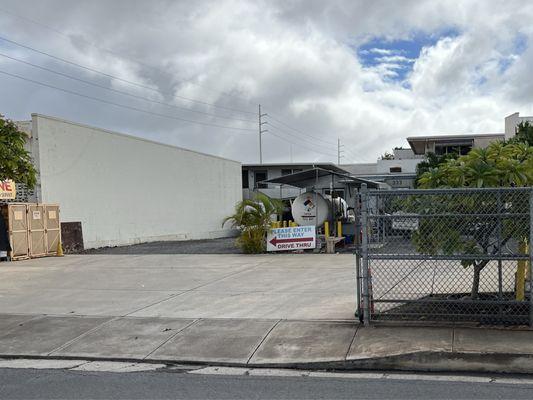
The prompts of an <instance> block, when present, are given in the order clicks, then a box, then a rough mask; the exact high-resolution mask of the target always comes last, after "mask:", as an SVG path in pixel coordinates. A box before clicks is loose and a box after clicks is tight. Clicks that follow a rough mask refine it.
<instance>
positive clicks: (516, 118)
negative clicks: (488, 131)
mask: <svg viewBox="0 0 533 400" xmlns="http://www.w3.org/2000/svg"><path fill="white" fill-rule="evenodd" d="M526 121H529V122H530V123H532V124H533V116H531V117H521V116H520V113H517V112H515V113H514V114H511V115H508V116H507V117H505V138H506V139H510V138H512V137H513V136H514V135H515V133H516V131H515V130H516V126H517V125H518V124H519V123H520V122H526Z"/></svg>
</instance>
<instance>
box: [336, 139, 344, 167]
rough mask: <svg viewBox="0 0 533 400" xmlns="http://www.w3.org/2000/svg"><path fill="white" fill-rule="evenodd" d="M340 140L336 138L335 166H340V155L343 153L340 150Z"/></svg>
mask: <svg viewBox="0 0 533 400" xmlns="http://www.w3.org/2000/svg"><path fill="white" fill-rule="evenodd" d="M341 147H342V145H341V139H340V138H337V165H340V163H341V157H342V156H341V153H344V151H342V150H341Z"/></svg>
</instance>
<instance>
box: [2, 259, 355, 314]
mask: <svg viewBox="0 0 533 400" xmlns="http://www.w3.org/2000/svg"><path fill="white" fill-rule="evenodd" d="M354 263H355V259H354V257H353V256H352V255H348V254H337V255H326V254H323V255H322V254H283V255H282V254H275V255H259V256H249V255H237V254H235V255H234V254H224V255H187V254H183V255H180V254H168V255H166V254H157V255H75V256H74V255H73V256H66V257H63V258H42V259H34V260H28V261H18V262H12V263H1V264H0V310H1V311H2V312H3V313H13V314H52V315H67V314H68V315H93V316H134V317H171V318H264V319H293V320H294V319H302V320H354V312H355V298H356V296H355V267H354Z"/></svg>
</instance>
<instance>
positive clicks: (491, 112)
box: [0, 0, 533, 162]
mask: <svg viewBox="0 0 533 400" xmlns="http://www.w3.org/2000/svg"><path fill="white" fill-rule="evenodd" d="M2 7H3V8H5V9H9V10H11V11H13V12H15V13H17V14H20V15H24V16H26V17H28V18H33V19H35V20H38V21H42V22H43V23H46V24H48V25H51V26H53V27H55V28H56V29H60V30H62V31H64V32H66V33H67V34H68V35H69V37H70V39H66V38H65V37H62V36H61V35H58V34H56V33H54V32H52V31H49V30H46V29H43V28H42V27H39V26H36V25H34V24H31V23H29V22H23V23H22V22H21V21H20V20H17V19H16V18H13V17H10V16H8V15H6V14H3V13H2V12H1V11H0V24H2V26H3V27H4V29H3V31H4V32H8V33H6V35H9V38H12V39H14V40H19V41H20V42H22V43H26V44H29V45H31V46H34V47H36V48H39V49H42V50H44V51H48V52H50V53H53V54H56V55H58V56H60V57H64V58H68V59H72V60H77V62H79V63H82V64H86V65H88V66H91V67H92V68H96V69H99V70H103V71H106V72H108V73H109V74H113V75H120V76H121V77H124V79H127V80H132V81H136V82H140V83H142V84H143V85H149V86H155V87H158V88H159V89H160V90H161V91H164V92H174V93H175V94H177V95H180V96H187V97H191V98H195V99H199V100H202V101H206V102H212V103H216V104H218V105H220V106H222V107H228V108H238V109H246V110H250V111H251V112H254V111H255V110H256V109H257V104H258V103H261V104H262V105H263V107H264V110H265V111H266V112H268V113H271V114H272V115H275V116H276V117H279V118H281V119H282V120H283V121H285V122H287V123H289V124H290V125H292V126H294V127H296V128H298V129H299V130H301V131H304V132H305V131H306V130H309V131H312V132H313V135H317V134H320V135H323V136H322V137H323V138H324V139H325V140H327V141H329V142H331V143H333V144H334V143H335V142H336V140H337V137H341V139H342V141H343V142H344V144H345V145H348V146H349V147H350V150H351V152H352V153H356V154H357V155H358V156H359V160H358V161H373V160H375V158H376V157H377V155H379V154H381V153H383V152H384V151H386V150H389V149H390V148H391V147H394V146H397V145H401V144H403V143H404V138H405V137H406V136H409V135H416V134H433V133H446V132H453V133H462V132H495V131H501V130H502V129H503V117H504V116H505V115H507V114H509V113H511V112H514V111H520V112H521V113H524V114H526V113H531V112H533V106H532V104H533V101H532V100H533V83H531V79H530V75H531V72H530V71H531V68H532V63H533V49H532V47H531V46H527V48H526V50H525V52H524V53H523V54H517V52H516V48H515V47H516V45H515V41H516V37H517V35H521V37H523V39H524V40H525V41H526V42H527V43H530V42H531V41H532V40H533V28H532V26H531V24H530V21H531V20H532V19H533V5H531V4H530V2H527V1H511V2H509V1H491V2H488V1H487V2H479V1H473V0H472V1H469V0H463V1H458V2H437V3H436V2H434V1H419V0H416V1H415V0H405V1H402V2H387V1H370V0H369V1H357V2H353V1H348V0H346V1H341V0H339V1H334V2H327V3H324V2H322V1H318V0H316V1H308V0H305V1H304V0H301V1H297V0H294V1H283V0H279V1H277V2H276V1H275V2H270V1H269V2H267V1H259V2H251V1H239V0H220V1H208V0H202V1H198V2H184V1H183V2H174V1H166V0H160V1H155V0H154V1H151V2H144V1H120V0H116V1H113V2H108V1H103V0H100V1H91V2H71V1H65V0H63V1H61V0H50V1H48V2H46V3H43V2H39V1H30V0H23V1H20V0H18V1H15V0H11V1H5V2H4V3H3V6H2ZM450 29H453V30H454V31H456V32H458V33H457V35H456V36H454V37H448V38H446V37H441V36H442V33H441V32H446V31H447V30H450ZM418 32H422V33H423V34H424V35H435V39H436V40H435V44H434V45H431V46H428V47H426V48H424V49H423V51H422V52H421V55H420V57H419V58H417V59H416V60H412V59H410V58H408V57H406V56H405V53H402V52H401V51H400V50H392V49H383V48H379V47H374V48H370V49H368V50H365V51H366V52H367V54H371V55H373V56H375V57H376V60H377V61H378V62H379V64H378V65H376V66H373V67H368V68H367V67H363V66H362V65H361V63H360V61H359V59H358V55H357V51H356V50H354V49H357V48H359V47H360V46H361V45H362V44H364V43H367V41H368V40H369V39H372V38H376V37H380V38H383V39H384V40H409V38H411V37H413V34H414V33H418ZM86 40H89V41H92V42H96V43H97V44H98V46H101V47H105V48H108V49H112V50H114V51H115V52H118V53H121V54H125V55H128V56H129V57H130V58H133V59H136V60H139V61H141V62H142V64H139V63H136V62H133V61H131V59H124V58H122V57H117V56H116V55H113V54H109V53H106V52H103V51H101V50H100V49H97V48H95V47H93V46H90V45H88V44H87V42H86ZM0 51H1V52H9V54H13V55H14V56H16V57H21V56H22V57H24V58H26V59H29V60H31V61H32V62H35V63H38V64H43V65H47V66H48V67H50V68H55V69H58V70H62V71H68V72H69V73H74V74H78V75H79V76H80V77H83V78H84V79H87V78H90V79H94V80H95V81H97V82H98V83H100V84H107V85H110V86H112V87H115V88H119V89H120V90H129V91H131V92H133V93H140V94H142V95H143V96H149V97H151V98H155V99H158V100H164V101H172V96H169V95H168V94H166V95H157V94H156V93H154V92H151V91H146V90H141V89H140V88H135V87H132V86H130V85H126V84H124V83H123V82H122V83H120V82H116V81H113V80H111V79H109V78H105V77H102V76H98V75H95V74H91V73H88V72H87V71H83V70H79V69H76V68H74V67H66V66H61V64H60V63H57V62H53V61H51V60H50V59H48V58H46V57H44V56H42V55H37V54H35V53H31V52H28V51H22V50H21V49H16V48H12V46H6V45H5V43H2V41H0ZM502 63H507V64H508V65H507V67H506V69H505V70H502V68H501V65H502ZM411 65H412V68H413V70H412V72H411V73H410V74H409V75H408V76H407V78H406V79H407V83H408V84H409V86H407V87H406V86H403V85H404V82H398V81H397V80H396V79H393V78H395V77H397V76H398V73H399V72H402V73H404V72H405V71H406V68H407V67H410V66H411ZM149 66H152V67H149ZM0 68H1V69H3V70H9V71H17V73H20V74H24V75H27V76H30V77H32V78H34V79H39V80H42V81H46V82H53V83H54V84H57V85H60V86H67V87H72V88H74V89H73V90H77V91H80V92H87V93H90V94H92V95H94V96H97V97H106V98H111V99H113V101H116V102H121V103H127V104H130V103H132V104H135V105H136V106H139V107H144V108H147V109H149V110H152V111H154V112H164V113H169V114H172V113H176V115H180V116H183V117H188V118H191V119H195V118H200V119H202V120H205V121H207V122H213V123H215V122H216V123H218V124H223V125H228V124H229V125H233V126H237V127H248V126H250V128H251V129H252V130H253V131H251V132H250V133H249V135H248V136H246V135H242V134H232V133H231V131H227V130H222V129H218V128H207V127H202V126H198V125H191V124H185V123H180V122H178V121H172V120H165V119H161V118H157V117H149V116H146V115H142V114H137V113H134V112H130V111H125V110H121V109H117V108H113V107H110V106H105V105H102V104H98V103H95V102H92V101H89V100H82V99H78V98H74V97H69V96H67V95H63V94H60V93H57V92H53V91H50V90H48V89H44V88H41V87H36V86H32V85H31V84H25V83H21V82H17V81H13V80H12V79H10V78H5V77H2V76H0V85H1V87H2V92H4V93H9V94H10V96H2V98H0V113H5V114H7V115H8V116H10V117H13V118H24V119H27V118H28V117H29V113H30V112H36V111H38V112H44V113H49V114H54V115H58V116H62V117H65V118H69V119H73V120H79V121H80V122H85V123H89V124H94V125H97V126H104V127H108V128H111V129H116V130H123V131H127V132H131V133H135V134H139V135H144V136H147V137H150V138H152V139H160V140H165V141H168V142H171V143H175V144H179V145H182V146H187V147H191V148H194V149H198V150H202V151H206V152H211V153H214V154H219V155H224V156H226V157H231V158H235V159H239V160H242V161H245V162H252V161H255V160H256V159H257V144H256V142H257V134H256V133H255V130H256V128H257V127H256V125H255V124H254V123H253V122H252V123H250V124H246V123H244V122H239V121H234V122H231V121H227V120H216V119H213V120H211V119H206V118H207V117H201V116H199V115H195V114H190V113H185V112H183V113H182V112H178V111H176V110H172V109H169V108H165V107H160V106H156V105H154V104H149V103H146V102H138V101H132V100H129V99H127V98H123V97H121V96H119V95H112V94H110V93H106V92H105V91H102V90H100V89H95V88H91V87H88V86H87V85H83V84H79V83H73V82H69V81H65V80H62V79H59V78H57V77H54V76H51V75H50V74H46V73H43V72H38V71H35V70H32V69H31V68H28V67H24V68H22V67H20V66H19V65H17V64H15V63H13V62H6V61H5V60H0ZM221 92H223V93H227V94H229V95H223V94H221ZM174 101H175V102H176V104H177V105H179V106H187V107H191V108H193V109H195V110H199V111H209V112H214V113H217V114H219V115H220V114H223V115H227V116H230V115H235V116H238V117H240V118H251V119H252V120H254V119H255V116H254V115H246V114H232V113H231V112H230V111H228V110H225V109H218V110H217V109H209V108H206V107H204V106H202V105H200V104H194V103H187V102H184V101H181V100H179V99H175V100H174ZM288 131H289V132H290V130H288ZM278 133H279V132H278ZM279 134H281V135H285V134H284V133H279ZM297 136H300V135H297ZM291 140H293V141H298V140H299V139H296V138H294V137H292V138H291ZM264 144H265V145H264V147H265V157H264V159H265V160H267V161H288V157H289V152H290V151H289V147H288V145H287V146H286V145H284V144H283V142H281V141H279V140H278V139H277V138H274V137H271V136H268V135H267V136H266V137H265V141H264ZM311 146H312V147H314V148H317V149H318V150H323V151H324V148H323V147H320V145H318V146H317V145H316V143H312V144H311ZM293 158H294V160H302V161H303V160H329V161H333V160H334V157H332V156H326V155H321V154H317V153H312V152H310V151H308V150H306V149H303V148H298V147H297V146H293Z"/></svg>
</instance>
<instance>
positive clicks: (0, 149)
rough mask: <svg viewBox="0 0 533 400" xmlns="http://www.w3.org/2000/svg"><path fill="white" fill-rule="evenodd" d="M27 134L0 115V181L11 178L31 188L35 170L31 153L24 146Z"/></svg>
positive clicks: (34, 181)
mask: <svg viewBox="0 0 533 400" xmlns="http://www.w3.org/2000/svg"><path fill="white" fill-rule="evenodd" d="M27 140H28V135H26V133H24V132H22V131H20V130H19V129H18V127H17V125H15V123H14V122H13V121H11V120H8V119H5V118H4V117H3V116H2V115H0V181H3V180H6V179H12V180H14V181H15V182H17V183H23V184H25V185H26V186H27V187H28V188H29V189H33V187H34V186H35V183H36V180H37V178H36V175H37V172H36V170H35V167H34V165H33V162H32V158H31V154H30V153H29V152H28V151H27V150H26V149H25V148H24V145H25V144H26V141H27Z"/></svg>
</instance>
